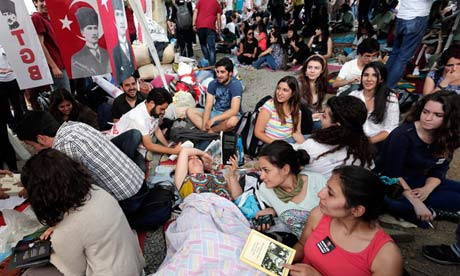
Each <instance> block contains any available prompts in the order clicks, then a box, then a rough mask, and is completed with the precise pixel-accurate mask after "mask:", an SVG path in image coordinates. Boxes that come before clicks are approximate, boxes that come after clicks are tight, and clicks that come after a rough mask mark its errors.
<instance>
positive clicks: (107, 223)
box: [21, 149, 145, 276]
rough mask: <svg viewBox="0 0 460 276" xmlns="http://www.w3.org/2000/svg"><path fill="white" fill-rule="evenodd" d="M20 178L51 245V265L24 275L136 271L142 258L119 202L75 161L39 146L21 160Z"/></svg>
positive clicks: (140, 264)
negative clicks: (35, 153) (37, 149)
mask: <svg viewBox="0 0 460 276" xmlns="http://www.w3.org/2000/svg"><path fill="white" fill-rule="evenodd" d="M21 182H22V184H23V185H24V188H25V189H26V191H27V193H28V196H29V202H30V205H31V206H32V209H33V211H34V212H35V214H36V216H37V219H38V220H39V221H40V222H41V223H42V224H43V225H46V226H48V227H50V229H48V230H47V231H46V232H45V234H44V235H42V238H43V239H47V238H48V237H51V244H52V247H53V252H52V253H51V260H50V262H51V265H49V266H47V267H45V268H32V269H31V271H28V272H26V274H25V275H36V274H34V273H39V272H40V271H41V272H43V273H44V274H40V275H95V274H97V275H132V276H138V275H141V273H142V269H143V267H144V265H145V262H144V258H143V257H142V253H141V250H140V247H139V243H138V241H137V238H136V236H135V235H134V234H133V232H132V231H131V228H130V227H129V224H128V221H127V220H126V217H125V215H124V214H123V211H122V210H121V208H120V205H119V204H118V202H117V201H116V200H115V199H114V198H113V197H112V196H111V195H110V194H109V193H107V192H105V191H104V190H103V189H101V188H100V187H98V186H95V185H92V183H93V181H92V180H91V177H90V176H89V174H88V172H87V171H86V168H84V167H83V166H82V165H81V164H80V163H78V162H76V161H74V160H72V159H71V158H70V157H68V156H67V155H65V154H63V153H61V152H59V151H57V150H54V149H46V150H42V151H40V152H39V153H38V154H37V155H35V156H33V157H32V158H31V159H29V160H28V161H27V163H26V164H25V166H24V168H23V171H22V175H21ZM37 270H38V271H37ZM61 273H62V274H61Z"/></svg>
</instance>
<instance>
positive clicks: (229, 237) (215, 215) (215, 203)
mask: <svg viewBox="0 0 460 276" xmlns="http://www.w3.org/2000/svg"><path fill="white" fill-rule="evenodd" d="M181 208H182V213H181V215H180V216H179V217H178V218H177V220H176V221H175V222H173V223H172V224H171V225H170V226H169V228H168V230H167V231H166V239H167V248H168V249H167V255H166V258H165V260H164V262H163V264H162V265H161V266H160V268H159V269H158V271H157V273H156V274H155V275H239V276H241V275H264V274H263V273H262V272H260V271H258V270H255V269H253V268H252V267H250V266H248V265H246V264H245V263H243V262H241V261H240V260H239V256H240V254H241V251H242V249H243V246H244V243H245V242H246V238H247V237H248V236H249V231H250V228H249V223H248V221H247V220H246V218H245V217H244V216H243V214H242V213H241V211H240V210H239V209H238V207H237V206H236V205H235V204H233V202H231V201H229V200H227V199H225V198H223V197H220V196H218V195H215V194H213V193H202V194H195V193H194V194H191V195H189V196H188V197H187V198H186V199H185V200H184V202H183V203H182V205H181Z"/></svg>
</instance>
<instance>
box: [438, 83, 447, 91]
mask: <svg viewBox="0 0 460 276" xmlns="http://www.w3.org/2000/svg"><path fill="white" fill-rule="evenodd" d="M438 88H439V89H441V90H444V89H446V88H447V86H446V87H442V86H441V84H438Z"/></svg>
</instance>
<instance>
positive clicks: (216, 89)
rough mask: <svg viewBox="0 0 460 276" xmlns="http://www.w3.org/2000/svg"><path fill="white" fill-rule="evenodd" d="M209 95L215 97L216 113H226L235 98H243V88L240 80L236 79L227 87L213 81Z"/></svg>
mask: <svg viewBox="0 0 460 276" xmlns="http://www.w3.org/2000/svg"><path fill="white" fill-rule="evenodd" d="M208 93H209V94H211V95H213V96H214V106H213V108H212V109H213V110H214V111H219V112H225V111H227V110H229V109H230V107H231V103H232V100H233V98H235V97H240V98H241V95H242V94H243V86H242V85H241V82H240V81H239V80H235V79H232V80H231V81H230V83H228V84H226V85H225V84H221V83H219V82H218V81H217V80H213V81H211V82H210V83H209V86H208ZM240 110H241V106H240Z"/></svg>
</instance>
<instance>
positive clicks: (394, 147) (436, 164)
mask: <svg viewBox="0 0 460 276" xmlns="http://www.w3.org/2000/svg"><path fill="white" fill-rule="evenodd" d="M436 149H437V144H436V142H434V143H432V144H427V143H425V142H423V141H422V140H421V139H420V137H419V136H418V135H417V131H416V129H415V124H414V123H404V124H402V125H400V126H399V127H397V128H395V129H394V130H393V131H392V132H391V133H390V135H389V136H388V138H387V139H386V140H385V143H384V146H383V149H382V151H381V153H380V154H381V155H380V156H379V158H377V162H376V165H377V170H378V171H379V172H381V173H383V174H384V175H386V176H389V177H410V176H426V177H436V178H439V179H443V178H445V177H446V173H447V170H448V169H449V163H450V160H451V159H450V158H447V159H446V158H443V157H439V156H435V154H434V152H435V151H436Z"/></svg>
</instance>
